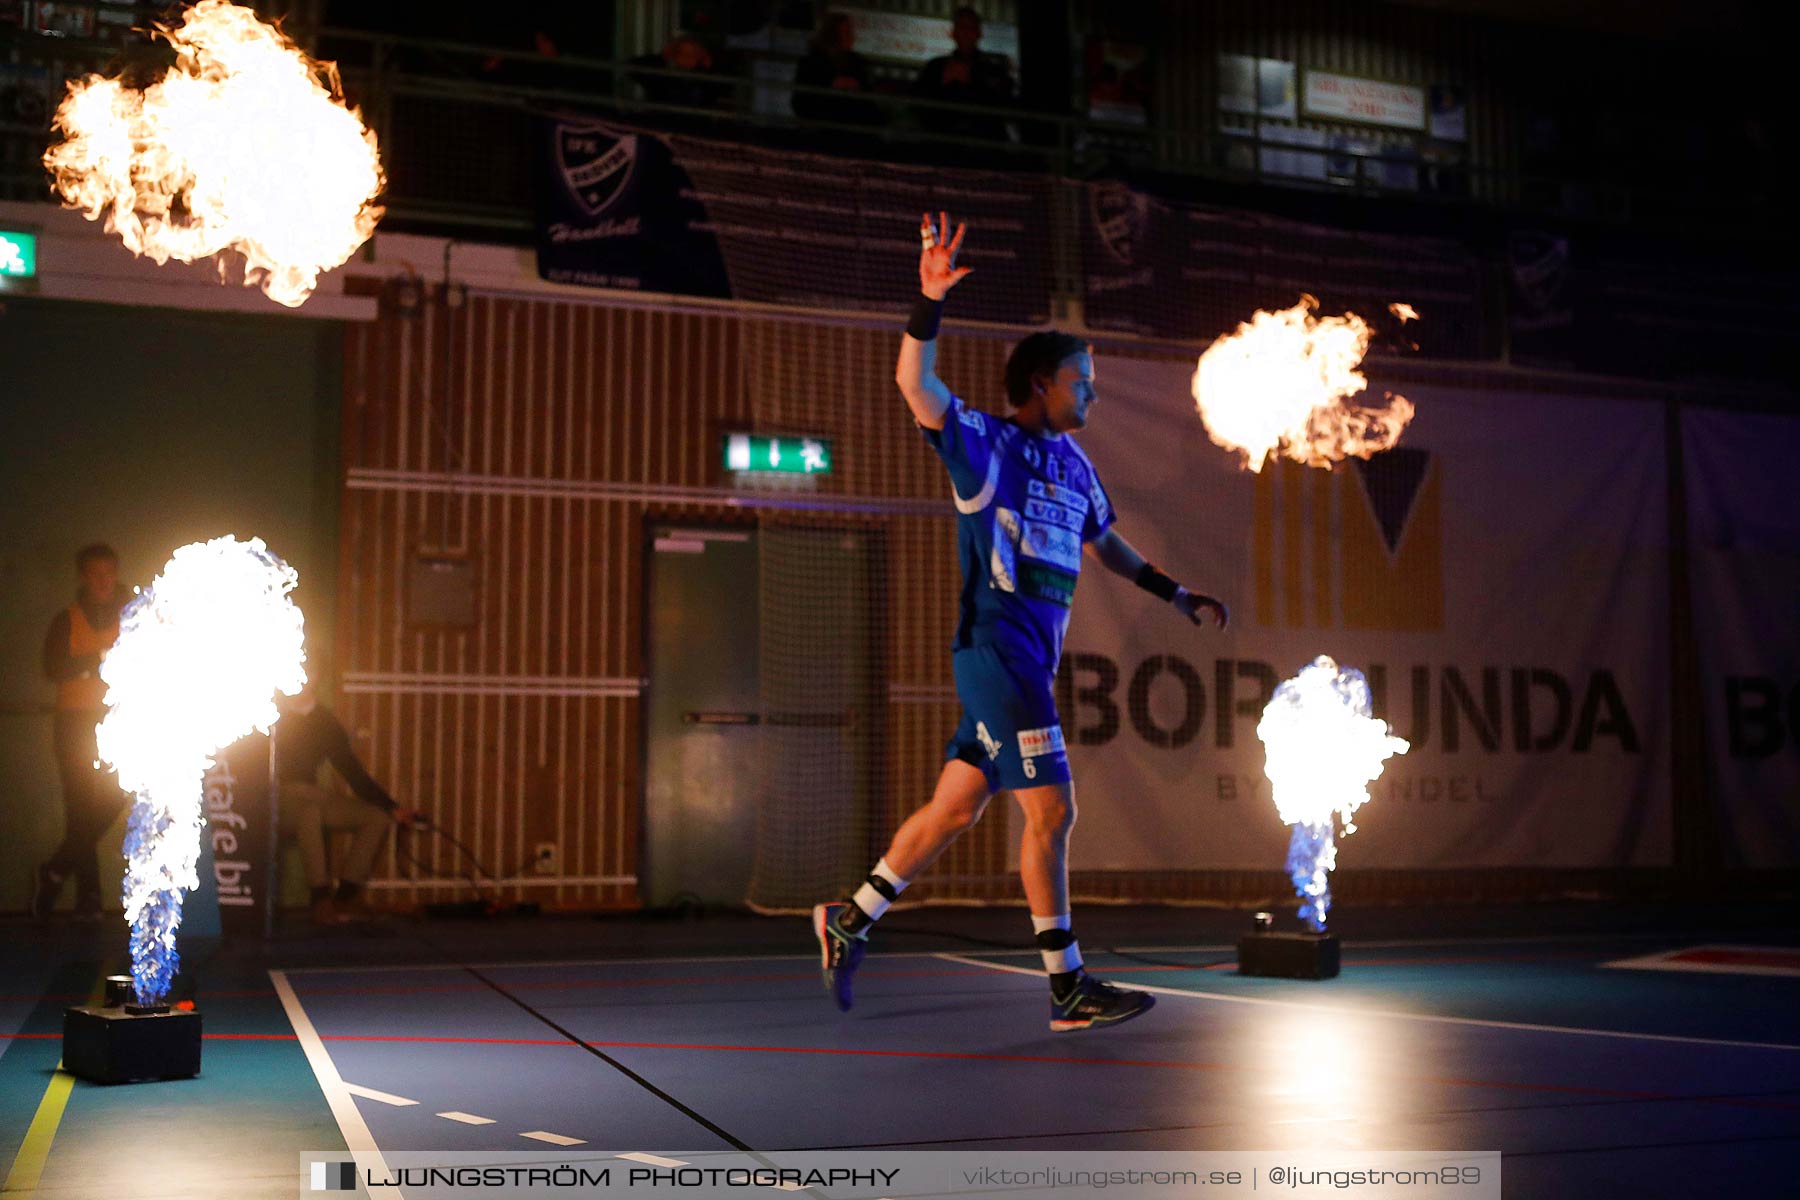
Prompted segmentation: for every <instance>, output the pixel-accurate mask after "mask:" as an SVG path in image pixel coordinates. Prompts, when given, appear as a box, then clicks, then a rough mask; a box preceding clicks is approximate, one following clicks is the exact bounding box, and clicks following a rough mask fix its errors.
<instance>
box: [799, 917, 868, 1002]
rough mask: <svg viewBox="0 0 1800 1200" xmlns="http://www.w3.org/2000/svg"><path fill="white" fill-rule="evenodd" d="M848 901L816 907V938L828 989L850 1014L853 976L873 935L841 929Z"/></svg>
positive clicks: (820, 968) (814, 929)
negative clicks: (841, 915) (840, 919)
mask: <svg viewBox="0 0 1800 1200" xmlns="http://www.w3.org/2000/svg"><path fill="white" fill-rule="evenodd" d="M847 903H848V902H847V901H839V902H837V903H835V904H820V905H817V906H816V907H814V908H813V911H812V918H813V935H814V936H815V937H817V938H818V939H819V970H820V971H821V972H823V973H824V976H825V990H826V991H828V992H830V993H831V998H832V999H833V1000H835V1001H836V1002H837V1006H838V1011H839V1012H849V1011H850V1002H851V1001H850V977H851V976H852V975H854V974H856V968H857V966H858V964H860V963H861V962H862V960H863V955H864V954H867V953H868V951H869V935H868V933H867V931H865V932H863V933H845V932H844V931H843V929H842V928H840V927H839V925H838V922H837V919H838V914H839V913H842V912H843V911H844V908H845V905H846V904H847Z"/></svg>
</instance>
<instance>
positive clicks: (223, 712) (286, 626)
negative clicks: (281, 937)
mask: <svg viewBox="0 0 1800 1200" xmlns="http://www.w3.org/2000/svg"><path fill="white" fill-rule="evenodd" d="M298 582H299V576H298V575H297V574H296V573H295V571H294V570H293V568H291V567H289V566H288V565H287V564H286V563H285V562H283V561H282V560H281V559H279V558H277V557H276V556H275V555H273V554H271V553H270V552H269V550H268V548H267V547H266V546H265V545H264V544H263V542H262V539H260V538H253V539H251V540H250V541H248V542H240V541H238V540H237V539H236V538H233V537H222V538H216V539H214V540H212V541H210V542H196V543H194V544H192V545H188V546H183V547H182V548H181V549H179V550H177V551H175V553H174V555H173V556H172V557H171V558H170V559H169V561H168V563H167V564H165V565H164V567H163V569H162V573H161V574H160V575H158V576H157V577H156V581H155V582H154V583H152V584H151V585H150V586H149V587H148V588H146V589H145V590H144V591H142V592H141V593H139V594H138V596H137V598H136V599H134V600H132V602H131V603H130V604H129V605H127V606H126V608H125V611H124V612H123V613H122V614H121V615H120V618H119V638H118V641H117V642H115V643H114V645H113V648H112V649H111V650H110V651H109V652H108V653H107V656H106V659H105V660H104V661H103V662H102V663H101V665H100V677H101V678H102V679H103V680H105V682H106V685H107V694H106V703H107V708H108V712H107V714H106V719H105V720H104V721H103V722H101V725H100V728H99V747H100V757H101V758H102V759H103V760H105V761H106V762H107V763H109V764H111V765H112V766H113V767H114V768H115V769H116V770H117V771H118V774H119V784H120V786H121V787H123V788H124V789H125V790H127V791H129V792H132V793H134V794H135V795H136V797H137V798H136V800H135V801H134V803H133V804H132V808H131V815H130V818H129V823H128V825H127V827H126V834H125V862H126V870H125V883H124V901H125V921H126V923H127V924H128V925H129V926H130V927H131V974H132V979H133V982H134V984H135V987H136V992H137V999H138V1003H139V1004H140V1005H146V1006H148V1005H155V1004H157V1003H159V1002H160V1001H162V999H163V998H164V997H165V996H166V995H167V994H168V991H169V984H170V981H171V980H172V979H173V978H174V976H175V972H176V970H177V969H178V968H179V966H180V962H181V960H180V956H179V955H178V954H177V953H176V949H175V934H176V930H177V929H178V928H179V926H180V925H181V902H182V893H183V892H184V891H188V890H192V889H193V888H195V887H198V886H199V877H198V873H197V870H196V868H197V864H198V861H199V855H200V834H201V830H202V829H203V828H204V827H205V824H206V821H205V817H204V816H203V815H202V811H201V798H202V792H203V779H204V776H205V773H206V770H207V768H208V767H210V766H211V765H212V761H213V755H215V754H216V753H217V752H218V751H219V750H220V749H221V748H223V747H225V746H228V745H230V744H231V743H232V742H235V741H237V740H238V739H239V738H241V737H243V736H244V735H246V734H248V733H249V732H251V730H253V729H257V730H263V731H265V732H266V731H267V730H268V728H269V727H270V726H271V725H272V724H274V722H275V720H276V718H277V715H278V714H277V712H276V709H275V703H274V696H275V693H276V692H277V691H280V692H284V693H287V694H290V695H291V694H293V693H295V692H298V691H299V690H300V688H301V686H302V685H303V684H304V683H305V680H306V676H305V671H304V663H305V659H306V654H305V650H304V645H303V643H304V623H303V618H302V616H301V613H300V609H299V607H298V606H297V605H295V603H294V602H293V600H292V599H291V598H290V597H289V595H288V593H289V592H291V591H292V590H293V589H294V585H295V584H296V583H298Z"/></svg>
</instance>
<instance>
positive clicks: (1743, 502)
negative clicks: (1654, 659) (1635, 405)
mask: <svg viewBox="0 0 1800 1200" xmlns="http://www.w3.org/2000/svg"><path fill="white" fill-rule="evenodd" d="M1682 436H1683V446H1684V447H1685V450H1686V455H1687V491H1688V513H1689V518H1688V520H1689V525H1688V546H1689V553H1690V556H1691V566H1690V570H1689V573H1688V577H1689V580H1690V581H1691V585H1692V589H1693V599H1694V614H1695V618H1694V619H1695V625H1696V628H1697V630H1698V633H1699V642H1700V686H1701V688H1702V691H1703V695H1704V700H1703V707H1704V711H1705V714H1706V716H1705V720H1706V741H1707V758H1708V762H1707V781H1708V786H1709V788H1710V790H1711V800H1712V810H1713V812H1714V813H1715V814H1716V816H1717V820H1718V822H1719V830H1720V838H1721V842H1722V850H1723V853H1724V855H1725V863H1726V865H1727V866H1733V867H1789V868H1791V867H1793V866H1794V865H1795V864H1796V863H1800V503H1796V502H1795V500H1794V472H1793V467H1792V465H1791V462H1790V460H1791V458H1792V454H1793V451H1792V450H1791V449H1790V447H1792V446H1794V445H1796V444H1800V420H1796V419H1794V418H1793V417H1779V416H1766V415H1762V414H1754V413H1733V412H1716V411H1690V412H1685V413H1683V414H1682Z"/></svg>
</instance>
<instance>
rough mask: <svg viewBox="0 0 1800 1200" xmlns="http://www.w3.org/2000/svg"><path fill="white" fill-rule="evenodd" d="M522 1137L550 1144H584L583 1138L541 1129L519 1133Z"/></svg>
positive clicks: (585, 1143)
mask: <svg viewBox="0 0 1800 1200" xmlns="http://www.w3.org/2000/svg"><path fill="white" fill-rule="evenodd" d="M519 1136H520V1137H522V1138H530V1139H532V1140H533V1141H537V1142H549V1143H550V1144H551V1145H552V1146H585V1145H587V1140H586V1139H585V1138H572V1137H564V1136H563V1135H562V1134H560V1133H550V1132H548V1131H546V1130H542V1129H534V1130H532V1131H531V1132H530V1133H521V1134H520V1135H519Z"/></svg>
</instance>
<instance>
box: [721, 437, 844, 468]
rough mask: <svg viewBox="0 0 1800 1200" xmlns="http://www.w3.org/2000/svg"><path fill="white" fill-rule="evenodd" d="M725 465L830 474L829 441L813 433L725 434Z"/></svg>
mask: <svg viewBox="0 0 1800 1200" xmlns="http://www.w3.org/2000/svg"><path fill="white" fill-rule="evenodd" d="M725 469H726V470H728V471H739V472H763V473H766V472H774V473H776V474H781V475H829V474H831V443H830V442H828V441H826V440H825V439H824V438H813V437H765V436H763V435H761V434H754V433H731V434H727V435H726V436H725Z"/></svg>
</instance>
